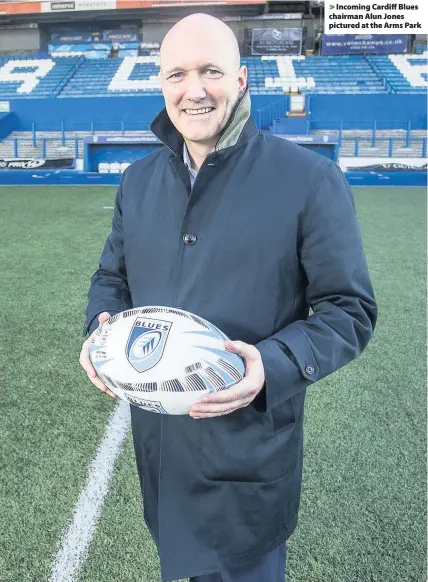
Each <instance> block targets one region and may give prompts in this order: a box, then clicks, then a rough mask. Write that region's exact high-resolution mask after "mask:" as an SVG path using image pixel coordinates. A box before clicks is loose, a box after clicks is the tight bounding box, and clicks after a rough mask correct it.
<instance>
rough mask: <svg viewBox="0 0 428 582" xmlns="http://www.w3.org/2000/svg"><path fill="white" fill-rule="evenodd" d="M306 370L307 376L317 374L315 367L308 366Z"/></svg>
mask: <svg viewBox="0 0 428 582" xmlns="http://www.w3.org/2000/svg"><path fill="white" fill-rule="evenodd" d="M305 370H306V373H307V374H313V373H314V372H315V368H314V367H313V366H306V368H305Z"/></svg>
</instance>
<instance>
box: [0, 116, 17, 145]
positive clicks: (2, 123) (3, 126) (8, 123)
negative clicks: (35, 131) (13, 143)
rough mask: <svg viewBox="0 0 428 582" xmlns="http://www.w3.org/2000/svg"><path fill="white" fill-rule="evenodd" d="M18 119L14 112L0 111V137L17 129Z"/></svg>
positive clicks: (2, 137)
mask: <svg viewBox="0 0 428 582" xmlns="http://www.w3.org/2000/svg"><path fill="white" fill-rule="evenodd" d="M18 126H19V120H18V117H17V115H16V113H0V139H4V138H5V137H7V136H8V135H9V134H10V133H12V131H15V129H18Z"/></svg>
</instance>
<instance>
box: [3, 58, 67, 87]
mask: <svg viewBox="0 0 428 582" xmlns="http://www.w3.org/2000/svg"><path fill="white" fill-rule="evenodd" d="M54 66H55V61H53V60H52V59H13V60H10V61H7V63H5V64H4V65H3V66H2V67H0V83H11V82H12V83H19V82H21V81H22V85H21V86H20V87H18V89H17V93H31V91H32V90H33V89H34V87H37V85H38V84H39V82H40V79H43V77H46V75H47V74H48V73H49V71H50V70H51V69H53V68H54ZM29 67H34V68H35V71H31V72H28V71H26V72H21V73H20V72H19V71H16V69H27V68H29Z"/></svg>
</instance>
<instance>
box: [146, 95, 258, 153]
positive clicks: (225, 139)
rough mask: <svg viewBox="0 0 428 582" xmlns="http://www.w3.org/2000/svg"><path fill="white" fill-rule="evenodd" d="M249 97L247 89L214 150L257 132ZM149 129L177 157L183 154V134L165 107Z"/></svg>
mask: <svg viewBox="0 0 428 582" xmlns="http://www.w3.org/2000/svg"><path fill="white" fill-rule="evenodd" d="M250 113H251V99H250V92H249V88H248V86H247V89H246V91H245V93H244V95H243V97H242V99H241V100H240V101H239V103H238V104H237V106H236V107H235V109H234V111H233V112H232V115H231V116H230V119H229V121H228V122H227V124H226V127H225V128H224V129H223V131H222V133H221V135H220V138H219V140H218V142H217V145H216V147H215V151H216V152H218V151H220V150H224V149H226V148H228V147H232V146H234V145H236V144H238V143H241V142H243V141H246V140H248V139H250V137H252V136H253V135H255V134H256V133H257V131H258V130H257V127H256V125H255V123H254V122H253V120H252V119H251V117H250ZM150 130H151V132H152V133H154V135H155V136H156V137H157V138H158V139H160V141H161V142H162V143H163V144H164V145H165V146H166V147H168V148H169V149H170V150H171V151H172V152H173V153H174V154H175V155H176V156H177V157H182V155H183V142H184V140H183V136H182V135H181V133H179V132H178V131H177V129H176V128H175V126H174V125H173V123H172V122H171V120H170V118H169V116H168V113H167V112H166V108H164V109H162V111H161V112H160V113H159V114H158V115H157V116H156V117H155V118H154V120H153V121H152V123H151V124H150Z"/></svg>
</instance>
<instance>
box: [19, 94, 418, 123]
mask: <svg viewBox="0 0 428 582" xmlns="http://www.w3.org/2000/svg"><path fill="white" fill-rule="evenodd" d="M282 100H284V104H285V101H286V100H288V97H286V96H284V98H283V99H282ZM282 100H281V101H282ZM277 101H278V95H252V96H251V102H252V110H251V112H252V116H253V118H254V120H255V121H256V122H257V123H259V122H260V123H267V125H270V124H271V122H272V120H273V118H274V117H273V115H274V114H276V112H274V111H272V118H271V120H270V123H269V120H267V119H266V117H267V116H266V115H265V114H263V113H260V114H259V113H258V111H259V110H264V109H265V108H266V107H267V106H269V107H270V106H271V105H272V104H273V103H275V102H277ZM29 103H31V107H30V106H29ZM10 106H11V110H12V111H13V112H14V113H16V115H17V116H18V119H19V127H17V128H16V129H19V130H21V131H31V130H32V129H33V125H32V124H33V123H34V127H35V128H36V130H38V131H61V123H62V122H63V123H64V129H65V130H66V131H79V130H85V131H90V128H91V124H92V123H93V124H94V125H93V128H94V131H102V130H103V129H104V130H106V129H117V130H119V131H120V129H121V127H122V125H121V124H122V122H123V123H124V126H123V127H124V129H132V125H133V124H135V123H138V124H140V127H141V126H143V125H146V127H145V128H144V129H147V127H148V124H149V122H150V121H151V120H152V119H153V118H154V117H155V116H156V115H157V114H158V113H159V111H160V110H161V109H162V108H163V107H164V99H163V97H161V96H145V97H141V96H138V97H137V96H134V97H80V98H65V97H64V98H62V99H31V102H29V100H28V99H13V100H11V101H10ZM272 110H274V106H273V105H272ZM307 110H308V113H309V114H310V118H311V124H310V125H311V129H326V128H328V127H331V126H332V124H335V125H333V127H334V128H336V129H339V127H340V123H341V122H342V124H343V125H342V129H356V128H358V127H361V125H362V124H363V123H365V124H367V127H370V128H371V127H372V125H373V122H374V121H375V120H376V121H377V124H378V128H379V129H381V128H382V127H383V128H385V124H386V123H388V124H390V122H391V120H396V119H398V120H402V116H403V111H405V112H406V117H407V119H406V120H405V121H404V124H405V125H404V126H403V127H404V129H405V128H406V127H407V125H406V124H407V123H408V122H409V121H410V123H411V127H412V129H425V128H426V127H427V112H426V95H423V94H421V95H416V94H381V93H378V94H360V95H357V94H356V95H340V94H329V95H323V94H321V95H317V94H314V95H311V96H310V101H309V103H308V109H307ZM259 116H264V117H263V118H261V119H260V120H259ZM113 123H115V124H118V125H117V127H115V128H112V127H111V125H112V124H113ZM394 123H395V125H394V126H390V125H389V126H388V127H386V129H391V127H397V122H394ZM398 123H399V124H400V123H402V122H398ZM399 127H400V125H399ZM141 128H142V129H143V127H141ZM138 129H139V128H138Z"/></svg>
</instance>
